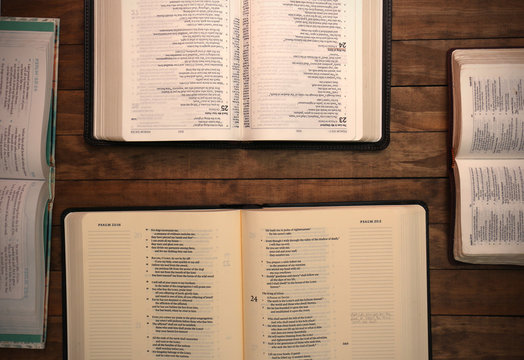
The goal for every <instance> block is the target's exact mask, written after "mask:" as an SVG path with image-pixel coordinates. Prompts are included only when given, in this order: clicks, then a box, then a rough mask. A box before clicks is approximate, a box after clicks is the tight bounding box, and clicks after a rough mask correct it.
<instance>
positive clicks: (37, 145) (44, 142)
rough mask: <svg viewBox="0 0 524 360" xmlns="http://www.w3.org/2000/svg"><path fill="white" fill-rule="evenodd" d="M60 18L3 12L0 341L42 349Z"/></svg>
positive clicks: (0, 47)
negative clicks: (13, 16)
mask: <svg viewBox="0 0 524 360" xmlns="http://www.w3.org/2000/svg"><path fill="white" fill-rule="evenodd" d="M58 30H59V20H58V19H35V18H4V17H0V346H1V347H4V346H5V347H33V348H42V347H44V343H45V328H46V326H45V323H46V308H47V292H48V287H47V279H48V277H47V274H48V272H49V254H50V243H51V222H50V217H51V208H52V204H53V199H54V143H55V139H54V137H55V116H56V94H57V93H56V91H57V84H56V81H57V67H58Z"/></svg>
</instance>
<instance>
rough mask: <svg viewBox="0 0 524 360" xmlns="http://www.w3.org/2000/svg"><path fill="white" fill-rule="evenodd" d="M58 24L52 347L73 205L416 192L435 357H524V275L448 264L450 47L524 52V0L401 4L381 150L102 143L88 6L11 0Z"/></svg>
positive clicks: (9, 354) (11, 355) (57, 345)
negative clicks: (89, 138) (425, 240)
mask: <svg viewBox="0 0 524 360" xmlns="http://www.w3.org/2000/svg"><path fill="white" fill-rule="evenodd" d="M1 10H2V15H5V16H39V17H58V18H60V19H61V34H60V64H59V69H60V71H59V91H58V125H57V144H56V159H57V176H56V202H55V207H54V212H53V243H52V264H51V268H52V271H51V280H50V283H51V285H50V286H51V291H50V297H49V319H48V325H49V329H48V340H47V348H46V349H45V350H39V351H34V350H19V349H0V359H60V358H62V305H61V304H62V288H61V284H62V281H61V267H62V260H61V243H60V235H61V234H60V227H59V221H60V214H61V212H62V211H63V210H64V209H65V208H68V207H74V206H129V205H147V206H149V205H214V204H240V203H280V202H286V203H289V202H291V203H293V202H327V201H360V200H395V199H420V200H423V201H425V202H426V203H427V204H428V206H429V211H430V295H431V322H432V324H431V333H432V347H433V359H454V360H457V359H467V360H470V359H523V358H524V318H523V316H524V269H523V268H519V267H509V266H474V265H467V264H460V263H457V262H455V261H453V260H452V259H450V256H449V254H450V239H449V235H448V233H449V227H450V211H449V206H450V205H449V204H450V201H449V181H448V169H447V150H446V141H447V130H448V111H447V110H448V103H447V90H448V89H447V86H446V64H445V63H446V56H445V55H446V51H447V50H448V49H449V48H451V47H475V46H524V1H521V0H498V1H487V0H486V1H471V0H453V1H452V0H431V1H428V0H394V1H393V63H392V71H393V72H392V85H393V87H392V89H391V95H392V105H391V144H390V145H389V147H388V148H387V149H386V150H384V151H380V152H350V151H305V150H304V151H303V150H290V151H288V150H239V149H226V150H214V149H184V148H174V147H93V146H89V145H86V143H85V142H84V139H83V136H82V130H83V121H84V115H83V104H84V78H83V42H84V24H83V21H84V20H83V19H84V16H83V1H82V0H32V1H31V0H3V1H2V5H1Z"/></svg>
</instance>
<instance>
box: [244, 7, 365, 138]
mask: <svg viewBox="0 0 524 360" xmlns="http://www.w3.org/2000/svg"><path fill="white" fill-rule="evenodd" d="M244 13H245V15H244V16H247V17H248V18H249V21H248V23H247V26H248V28H247V29H244V34H247V39H248V41H249V44H247V45H246V44H245V46H247V48H244V52H245V54H244V56H246V49H247V51H248V52H247V56H248V59H247V61H246V64H247V66H248V68H247V71H248V76H247V78H248V81H249V86H248V87H247V88H246V90H245V91H244V96H248V99H249V101H248V102H247V103H246V101H245V102H244V104H245V106H248V107H249V108H248V109H246V108H245V109H244V113H245V120H246V123H245V126H246V128H245V130H244V132H245V135H244V137H245V138H246V139H254V140H355V139H359V138H360V137H361V136H362V120H361V119H360V118H359V117H361V112H362V109H361V105H360V104H361V97H360V98H359V96H361V95H362V94H361V92H358V91H357V89H359V88H360V87H361V85H362V84H361V83H362V74H361V73H360V71H357V70H356V69H357V68H359V67H361V64H360V60H359V59H360V58H359V57H358V55H357V54H359V53H361V52H362V49H361V47H362V44H361V34H360V36H359V32H358V31H359V29H360V27H361V21H362V20H361V16H362V5H361V3H360V2H359V1H351V0H335V1H328V2H326V1H321V0H306V1H289V0H260V1H259V0H251V1H244ZM245 70H246V69H245ZM244 77H246V76H244Z"/></svg>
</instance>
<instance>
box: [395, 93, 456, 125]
mask: <svg viewBox="0 0 524 360" xmlns="http://www.w3.org/2000/svg"><path fill="white" fill-rule="evenodd" d="M447 97H448V91H447V87H445V86H438V87H393V88H392V89H391V112H390V114H391V115H390V117H391V132H398V131H447V129H448V98H447Z"/></svg>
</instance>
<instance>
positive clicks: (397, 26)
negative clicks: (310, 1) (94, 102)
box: [2, 0, 524, 44]
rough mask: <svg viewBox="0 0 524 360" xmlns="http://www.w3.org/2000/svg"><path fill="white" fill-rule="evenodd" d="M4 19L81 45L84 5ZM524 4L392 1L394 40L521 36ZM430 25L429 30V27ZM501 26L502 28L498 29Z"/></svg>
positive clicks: (35, 6) (12, 11)
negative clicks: (58, 24) (42, 21)
mask: <svg viewBox="0 0 524 360" xmlns="http://www.w3.org/2000/svg"><path fill="white" fill-rule="evenodd" d="M2 15H4V16H39V17H59V18H61V19H62V33H63V35H62V38H63V39H62V41H63V43H67V44H82V43H83V40H84V37H83V15H84V14H83V1H80V0H32V1H19V0H4V1H2ZM522 18H524V3H523V2H522V1H519V0H504V1H502V0H499V1H477V2H471V1H468V0H457V1H452V2H450V1H446V0H435V1H432V0H424V1H422V0H395V1H393V38H394V39H443V38H445V39H459V38H475V37H477V38H502V37H515V36H524V23H523V22H522V21H521V19H522ZM428 24H430V25H431V26H428ZM501 24H503V25H504V26H501Z"/></svg>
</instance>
